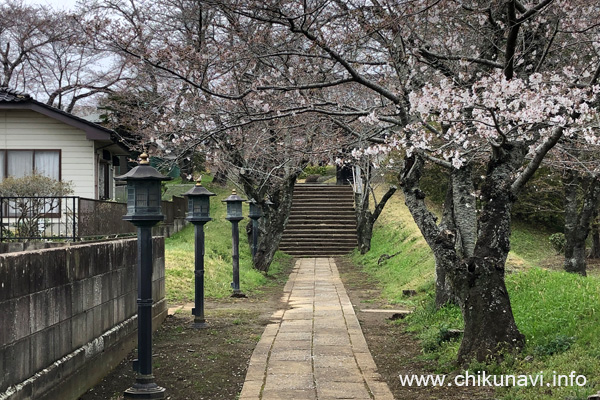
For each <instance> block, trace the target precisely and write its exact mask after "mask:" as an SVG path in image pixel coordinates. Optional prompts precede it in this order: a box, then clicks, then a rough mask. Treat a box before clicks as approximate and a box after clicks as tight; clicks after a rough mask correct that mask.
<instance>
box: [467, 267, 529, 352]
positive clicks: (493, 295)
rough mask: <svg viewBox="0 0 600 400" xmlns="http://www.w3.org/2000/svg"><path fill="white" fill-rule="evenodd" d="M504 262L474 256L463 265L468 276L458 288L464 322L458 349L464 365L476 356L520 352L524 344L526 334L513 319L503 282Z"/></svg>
mask: <svg viewBox="0 0 600 400" xmlns="http://www.w3.org/2000/svg"><path fill="white" fill-rule="evenodd" d="M504 262H505V260H502V259H500V260H498V259H495V258H494V257H484V258H479V257H473V258H471V259H470V260H469V263H468V264H466V265H463V266H462V268H461V269H463V271H464V272H466V276H465V278H466V279H461V280H463V284H462V286H463V287H462V288H461V289H460V290H459V293H460V298H461V300H463V302H464V304H462V306H461V310H462V314H463V319H464V321H465V327H464V336H463V340H462V342H461V344H460V348H459V350H458V361H459V363H461V364H465V363H468V362H470V361H472V360H473V359H475V360H477V361H487V360H489V359H490V358H495V359H498V358H501V357H502V354H503V352H504V351H508V352H514V351H519V350H520V349H522V348H523V345H524V344H525V337H524V336H523V334H521V332H520V331H519V329H518V328H517V325H516V323H515V320H514V318H513V313H512V307H511V305H510V299H509V297H508V292H507V290H506V286H505V284H504ZM465 270H466V271H465Z"/></svg>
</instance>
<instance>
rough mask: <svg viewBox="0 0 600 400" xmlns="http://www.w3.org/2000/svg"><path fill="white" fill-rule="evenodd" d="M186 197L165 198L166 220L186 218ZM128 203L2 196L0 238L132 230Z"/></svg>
mask: <svg viewBox="0 0 600 400" xmlns="http://www.w3.org/2000/svg"><path fill="white" fill-rule="evenodd" d="M186 210H187V202H186V200H185V199H184V198H183V197H173V201H163V202H162V211H163V214H164V215H165V220H164V221H163V224H165V225H173V224H174V221H175V219H183V218H185V212H186ZM126 212H127V204H125V203H118V202H112V201H102V200H94V199H86V198H82V197H76V196H68V197H0V221H1V229H0V242H7V241H30V240H47V241H50V240H72V241H77V240H84V239H92V238H99V237H105V236H116V235H125V234H132V233H135V232H136V229H135V227H134V226H133V225H132V224H131V223H129V222H127V221H123V215H125V213H126Z"/></svg>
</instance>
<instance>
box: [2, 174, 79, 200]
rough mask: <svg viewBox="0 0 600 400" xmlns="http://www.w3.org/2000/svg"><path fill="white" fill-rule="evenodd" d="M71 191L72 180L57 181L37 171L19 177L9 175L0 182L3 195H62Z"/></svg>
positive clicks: (66, 194)
mask: <svg viewBox="0 0 600 400" xmlns="http://www.w3.org/2000/svg"><path fill="white" fill-rule="evenodd" d="M72 193H73V184H72V182H70V181H69V182H61V181H57V180H56V179H52V178H49V177H47V176H45V175H40V174H38V173H34V174H33V175H27V176H23V177H21V178H15V177H12V176H9V177H8V178H6V179H4V180H3V181H2V182H1V183H0V196H3V197H53V196H54V197H62V196H68V195H70V194H72Z"/></svg>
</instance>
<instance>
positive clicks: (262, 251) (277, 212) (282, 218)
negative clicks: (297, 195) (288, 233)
mask: <svg viewBox="0 0 600 400" xmlns="http://www.w3.org/2000/svg"><path fill="white" fill-rule="evenodd" d="M297 177H298V174H293V175H290V176H287V177H286V178H285V181H284V182H283V184H282V185H281V186H280V187H279V188H278V189H277V190H276V191H274V192H273V193H271V201H272V202H273V205H271V206H266V205H265V204H264V200H263V201H262V202H259V204H260V206H261V208H262V210H263V217H262V218H260V219H259V220H258V221H259V225H258V230H259V236H258V246H257V249H256V255H255V256H254V257H253V260H252V261H253V265H254V268H256V269H257V270H259V271H263V272H268V270H269V266H270V265H271V262H272V261H273V257H274V256H275V252H276V251H277V249H278V248H279V242H281V237H282V236H283V231H284V230H285V226H286V225H287V221H288V217H289V214H290V209H291V208H292V196H293V194H294V186H295V184H296V179H297ZM248 239H249V243H252V234H251V233H250V235H249V236H248Z"/></svg>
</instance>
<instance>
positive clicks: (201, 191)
mask: <svg viewBox="0 0 600 400" xmlns="http://www.w3.org/2000/svg"><path fill="white" fill-rule="evenodd" d="M183 195H184V196H216V194H214V193H213V192H211V191H209V190H208V189H207V188H205V187H204V186H202V177H200V178H198V179H197V180H196V185H195V186H194V187H193V188H191V189H190V190H188V191H187V192H185V193H184V194H183Z"/></svg>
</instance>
